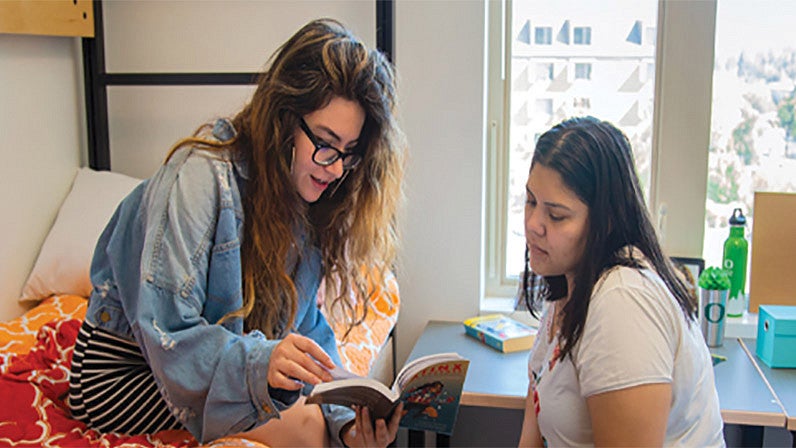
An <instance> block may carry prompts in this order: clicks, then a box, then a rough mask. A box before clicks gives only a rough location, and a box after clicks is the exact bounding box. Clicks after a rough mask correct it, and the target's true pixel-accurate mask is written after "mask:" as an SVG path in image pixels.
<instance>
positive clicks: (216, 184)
mask: <svg viewBox="0 0 796 448" xmlns="http://www.w3.org/2000/svg"><path fill="white" fill-rule="evenodd" d="M246 179H247V172H246V166H245V165H244V164H243V163H242V162H241V161H239V160H236V159H234V158H233V157H231V156H230V155H229V154H227V153H219V152H216V151H208V150H201V149H197V148H190V149H183V150H180V151H178V152H177V153H176V154H174V155H173V156H172V158H171V159H170V160H169V162H168V163H167V164H166V165H164V166H162V167H161V168H160V169H159V170H158V172H157V173H156V174H155V175H154V177H152V178H151V179H148V180H146V181H144V182H142V183H141V184H140V185H139V186H138V187H137V188H136V189H134V190H133V191H132V192H131V193H130V195H129V196H128V197H127V198H126V199H125V200H124V201H122V203H121V204H120V205H119V207H118V208H117V210H116V212H115V213H114V215H113V217H112V218H111V220H110V222H109V223H108V225H107V227H106V228H105V230H104V231H103V233H102V235H101V236H100V239H99V241H98V243H97V246H96V249H95V253H94V258H93V261H92V265H91V282H92V284H93V285H94V288H93V291H92V293H91V297H90V299H89V306H88V310H87V313H86V319H87V320H88V321H89V322H91V323H93V324H95V325H97V326H99V327H100V328H103V329H105V330H107V331H110V332H113V333H115V334H117V335H119V336H122V337H127V338H130V339H135V341H136V342H137V343H138V345H139V346H140V347H141V351H142V352H143V355H144V357H145V359H146V360H147V363H148V364H149V366H150V367H151V369H152V371H153V373H154V376H155V380H156V381H157V383H158V386H159V389H160V391H161V393H162V395H163V396H164V398H165V401H166V402H167V403H168V405H169V407H170V409H171V411H172V412H173V413H174V415H175V416H177V418H178V419H179V420H180V422H182V424H183V425H184V426H185V427H186V428H187V429H188V430H189V431H190V432H191V433H192V434H193V435H194V436H195V437H196V438H197V439H198V440H199V441H200V442H202V443H204V442H207V441H210V440H213V439H216V438H218V437H222V436H224V435H228V434H232V433H237V432H243V431H248V430H251V429H253V428H254V427H256V426H259V425H262V424H264V423H266V422H268V421H269V420H270V419H271V418H275V417H277V418H278V416H279V411H281V410H284V409H285V408H287V407H288V406H290V405H291V404H292V403H293V402H295V401H296V400H297V399H298V396H299V392H288V391H286V390H280V389H273V388H269V386H268V382H267V379H266V372H267V371H268V362H269V359H270V356H271V352H272V350H273V349H274V347H275V346H276V345H277V344H278V343H279V342H280V341H279V340H269V339H267V338H266V337H265V336H264V335H263V334H262V333H261V332H260V331H252V332H250V333H248V334H244V333H243V323H242V319H240V318H236V319H232V320H228V321H225V322H224V323H223V324H217V323H216V322H217V321H218V320H219V319H220V318H221V317H222V316H224V315H225V314H227V313H228V312H231V311H235V310H237V309H239V308H240V307H241V306H242V304H243V295H242V291H243V288H242V279H241V258H240V246H241V238H242V230H243V219H244V216H243V207H242V205H241V194H242V190H245V188H243V187H244V186H245V183H246ZM298 259H299V264H298V266H297V268H296V270H295V274H294V282H295V284H296V288H297V291H298V295H299V301H298V311H297V314H296V320H295V322H294V327H293V328H295V329H296V331H297V332H298V333H300V334H302V335H304V336H307V337H310V338H312V339H313V340H315V341H316V342H317V343H318V344H319V345H320V346H321V347H322V348H323V349H324V350H325V351H326V352H327V353H328V354H329V356H331V357H332V359H333V360H334V362H335V363H336V364H338V365H340V357H339V354H338V352H337V346H336V341H335V336H334V333H333V332H332V330H331V329H330V327H329V325H328V323H327V322H326V319H325V318H324V317H323V315H322V314H321V313H320V311H319V309H318V307H317V306H316V303H315V295H316V292H317V288H318V283H319V281H320V275H321V261H320V256H319V251H318V250H317V248H315V247H311V246H309V245H305V247H304V249H303V253H302V254H301V255H300V256H299V257H298ZM323 411H324V415H325V417H326V420H327V427H328V430H329V433H330V436H331V440H332V441H333V442H334V443H335V444H340V440H339V433H340V429H341V428H342V426H343V425H344V424H345V423H347V422H348V421H350V420H351V419H352V418H353V412H352V411H351V410H350V409H348V408H343V407H339V406H326V405H324V406H323ZM297 429H298V428H297Z"/></svg>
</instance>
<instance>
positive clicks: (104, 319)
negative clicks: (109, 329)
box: [100, 311, 111, 323]
mask: <svg viewBox="0 0 796 448" xmlns="http://www.w3.org/2000/svg"><path fill="white" fill-rule="evenodd" d="M100 320H101V321H102V323H106V322H108V321H109V320H111V315H110V314H108V312H107V311H103V312H102V313H100Z"/></svg>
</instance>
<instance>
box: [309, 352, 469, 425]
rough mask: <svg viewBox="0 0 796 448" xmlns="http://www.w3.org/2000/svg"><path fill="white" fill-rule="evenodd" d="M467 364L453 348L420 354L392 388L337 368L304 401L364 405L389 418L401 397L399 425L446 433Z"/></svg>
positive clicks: (374, 412)
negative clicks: (331, 378) (402, 406)
mask: <svg viewBox="0 0 796 448" xmlns="http://www.w3.org/2000/svg"><path fill="white" fill-rule="evenodd" d="M469 365H470V361H469V360H467V359H464V358H462V357H461V356H459V355H458V354H456V353H438V354H435V355H429V356H424V357H421V358H418V359H415V360H414V361H412V362H410V363H408V364H407V365H405V366H404V367H403V368H402V369H401V371H400V372H399V373H398V376H397V378H396V379H395V382H394V383H393V385H392V387H391V388H390V387H387V386H385V385H384V384H382V383H381V382H379V381H377V380H375V379H372V378H363V377H358V376H356V375H354V374H351V373H350V372H344V371H343V372H340V371H337V369H336V370H335V371H333V372H332V374H333V377H334V378H337V379H335V380H334V381H330V382H328V383H321V384H319V385H317V386H315V387H314V388H313V389H312V391H311V392H310V394H309V395H308V397H307V400H306V403H307V404H312V403H316V404H321V403H327V404H339V405H343V406H349V407H351V406H353V405H358V406H367V407H368V408H369V409H370V411H371V415H372V417H373V418H374V419H378V418H384V419H389V418H390V417H391V416H392V413H393V411H394V410H395V408H396V407H397V406H398V403H399V402H403V403H404V408H403V415H402V417H401V424H400V426H401V427H404V428H408V429H416V430H428V431H435V432H438V433H443V434H451V432H452V431H453V425H454V423H455V422H456V416H457V415H458V411H459V401H460V398H461V394H462V388H463V386H464V380H465V378H466V376H467V368H468V367H469Z"/></svg>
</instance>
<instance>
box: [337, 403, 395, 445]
mask: <svg viewBox="0 0 796 448" xmlns="http://www.w3.org/2000/svg"><path fill="white" fill-rule="evenodd" d="M403 410H404V405H403V403H401V404H399V405H398V407H397V408H395V411H394V412H393V413H392V417H391V418H390V422H389V424H388V423H387V422H385V421H384V419H383V418H380V419H378V420H376V422H375V423H374V424H371V423H370V422H371V420H370V410H369V409H368V408H354V411H355V412H356V414H357V418H356V420H355V421H354V424H353V425H351V427H349V428H348V430H347V431H346V432H345V434H343V443H344V444H345V445H346V446H348V447H351V448H360V447H386V446H387V445H389V444H390V443H391V442H392V441H393V440H395V436H396V435H398V424H399V423H400V422H401V416H403Z"/></svg>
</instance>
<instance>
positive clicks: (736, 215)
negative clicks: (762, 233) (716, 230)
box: [730, 208, 746, 226]
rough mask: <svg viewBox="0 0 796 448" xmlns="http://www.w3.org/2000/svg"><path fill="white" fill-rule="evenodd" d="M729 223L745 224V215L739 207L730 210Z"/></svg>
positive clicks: (733, 224) (734, 224) (732, 224)
mask: <svg viewBox="0 0 796 448" xmlns="http://www.w3.org/2000/svg"><path fill="white" fill-rule="evenodd" d="M730 225H731V226H745V225H746V216H744V215H743V212H742V211H741V209H740V208H736V209H735V210H733V211H732V216H730Z"/></svg>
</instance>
